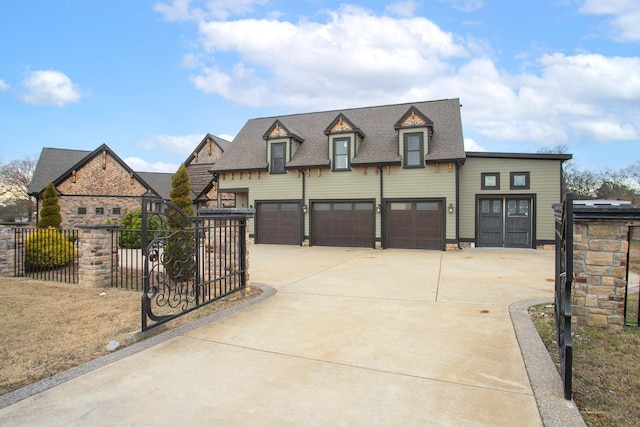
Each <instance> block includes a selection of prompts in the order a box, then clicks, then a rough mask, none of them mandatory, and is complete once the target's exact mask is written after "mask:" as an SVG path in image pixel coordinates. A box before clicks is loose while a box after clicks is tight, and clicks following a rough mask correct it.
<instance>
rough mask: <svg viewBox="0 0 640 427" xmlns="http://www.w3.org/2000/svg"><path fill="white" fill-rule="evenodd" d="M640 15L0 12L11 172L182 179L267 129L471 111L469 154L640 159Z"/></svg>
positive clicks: (90, 4)
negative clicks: (72, 159) (19, 166)
mask: <svg viewBox="0 0 640 427" xmlns="http://www.w3.org/2000/svg"><path fill="white" fill-rule="evenodd" d="M638 22H640V1H637V0H607V1H602V0H521V1H511V0H502V1H491V0H396V1H393V0H387V1H377V0H369V1H363V0H343V1H332V0H297V1H286V0H135V1H131V0H109V1H106V0H105V1H99V0H30V1H24V0H0V162H1V163H6V162H9V161H11V160H13V159H17V158H24V157H26V156H31V157H33V158H37V157H38V156H39V154H40V151H41V150H42V148H43V147H54V148H66V149H81V150H88V151H93V150H95V149H96V148H97V147H99V146H100V145H101V144H103V143H106V144H107V145H108V146H109V147H110V148H111V149H112V150H114V151H115V153H116V154H117V155H118V156H120V157H121V158H122V159H123V160H125V161H126V162H127V163H128V164H129V165H130V166H131V167H132V168H133V169H134V170H136V171H155V172H174V171H175V170H176V169H177V168H178V166H179V165H180V164H181V163H182V162H184V161H185V160H186V159H187V157H188V156H189V154H190V153H191V151H192V150H193V149H194V148H195V146H196V145H197V144H198V143H199V142H200V141H201V140H202V138H203V137H204V136H205V135H206V134H207V133H211V134H214V135H218V136H220V137H223V138H226V139H229V140H232V139H233V137H234V136H235V135H236V134H237V133H238V132H239V130H240V129H241V128H242V126H243V125H244V124H245V122H246V121H247V120H249V119H251V118H256V117H271V116H278V115H285V114H293V113H303V112H315V111H325V110H340V109H346V108H357V107H366V106H373V105H388V104H395V103H405V102H419V101H427V100H437V99H445V98H459V99H460V103H461V104H462V108H461V114H462V124H463V133H464V138H465V148H466V149H467V150H468V151H497V152H537V151H538V150H540V149H549V148H551V147H555V146H558V145H566V146H567V147H568V152H569V153H571V154H573V156H574V161H575V164H576V165H577V166H578V167H581V168H588V169H613V170H616V169H618V168H620V167H624V166H628V165H630V164H634V163H636V162H638V161H639V160H640V25H638Z"/></svg>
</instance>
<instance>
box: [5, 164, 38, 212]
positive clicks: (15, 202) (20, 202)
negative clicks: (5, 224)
mask: <svg viewBox="0 0 640 427" xmlns="http://www.w3.org/2000/svg"><path fill="white" fill-rule="evenodd" d="M35 168H36V161H35V160H34V159H33V158H32V157H24V158H21V159H15V160H12V161H11V162H9V163H7V164H3V165H0V207H1V209H0V214H1V215H0V216H1V217H2V219H3V220H7V221H8V220H10V219H11V218H15V217H26V218H27V219H30V217H31V212H33V209H34V206H35V204H34V203H33V200H32V199H31V197H29V195H28V194H27V187H28V186H29V183H30V182H31V178H32V176H33V171H34V170H35Z"/></svg>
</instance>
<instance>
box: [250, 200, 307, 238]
mask: <svg viewBox="0 0 640 427" xmlns="http://www.w3.org/2000/svg"><path fill="white" fill-rule="evenodd" d="M301 219H302V212H301V209H300V202H297V201H292V202H256V243H268V244H275V245H299V244H300V243H301V242H302V237H301V233H302V231H301V230H302V223H301Z"/></svg>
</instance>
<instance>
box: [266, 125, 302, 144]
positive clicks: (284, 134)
mask: <svg viewBox="0 0 640 427" xmlns="http://www.w3.org/2000/svg"><path fill="white" fill-rule="evenodd" d="M280 138H294V139H296V140H298V141H300V142H302V141H304V138H302V137H300V136H298V135H297V134H296V133H295V132H292V131H291V130H289V129H288V128H287V126H285V125H283V124H282V122H280V120H276V121H275V122H273V124H272V125H271V127H270V128H269V129H268V130H267V131H266V132H265V134H264V135H262V139H264V140H265V141H268V140H270V139H280Z"/></svg>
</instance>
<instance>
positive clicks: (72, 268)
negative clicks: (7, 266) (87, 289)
mask: <svg viewBox="0 0 640 427" xmlns="http://www.w3.org/2000/svg"><path fill="white" fill-rule="evenodd" d="M14 239H15V240H14V241H15V251H14V276H16V277H30V278H32V279H38V280H51V281H56V282H65V283H78V230H75V229H73V230H58V229H53V228H46V229H44V228H15V229H14Z"/></svg>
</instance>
